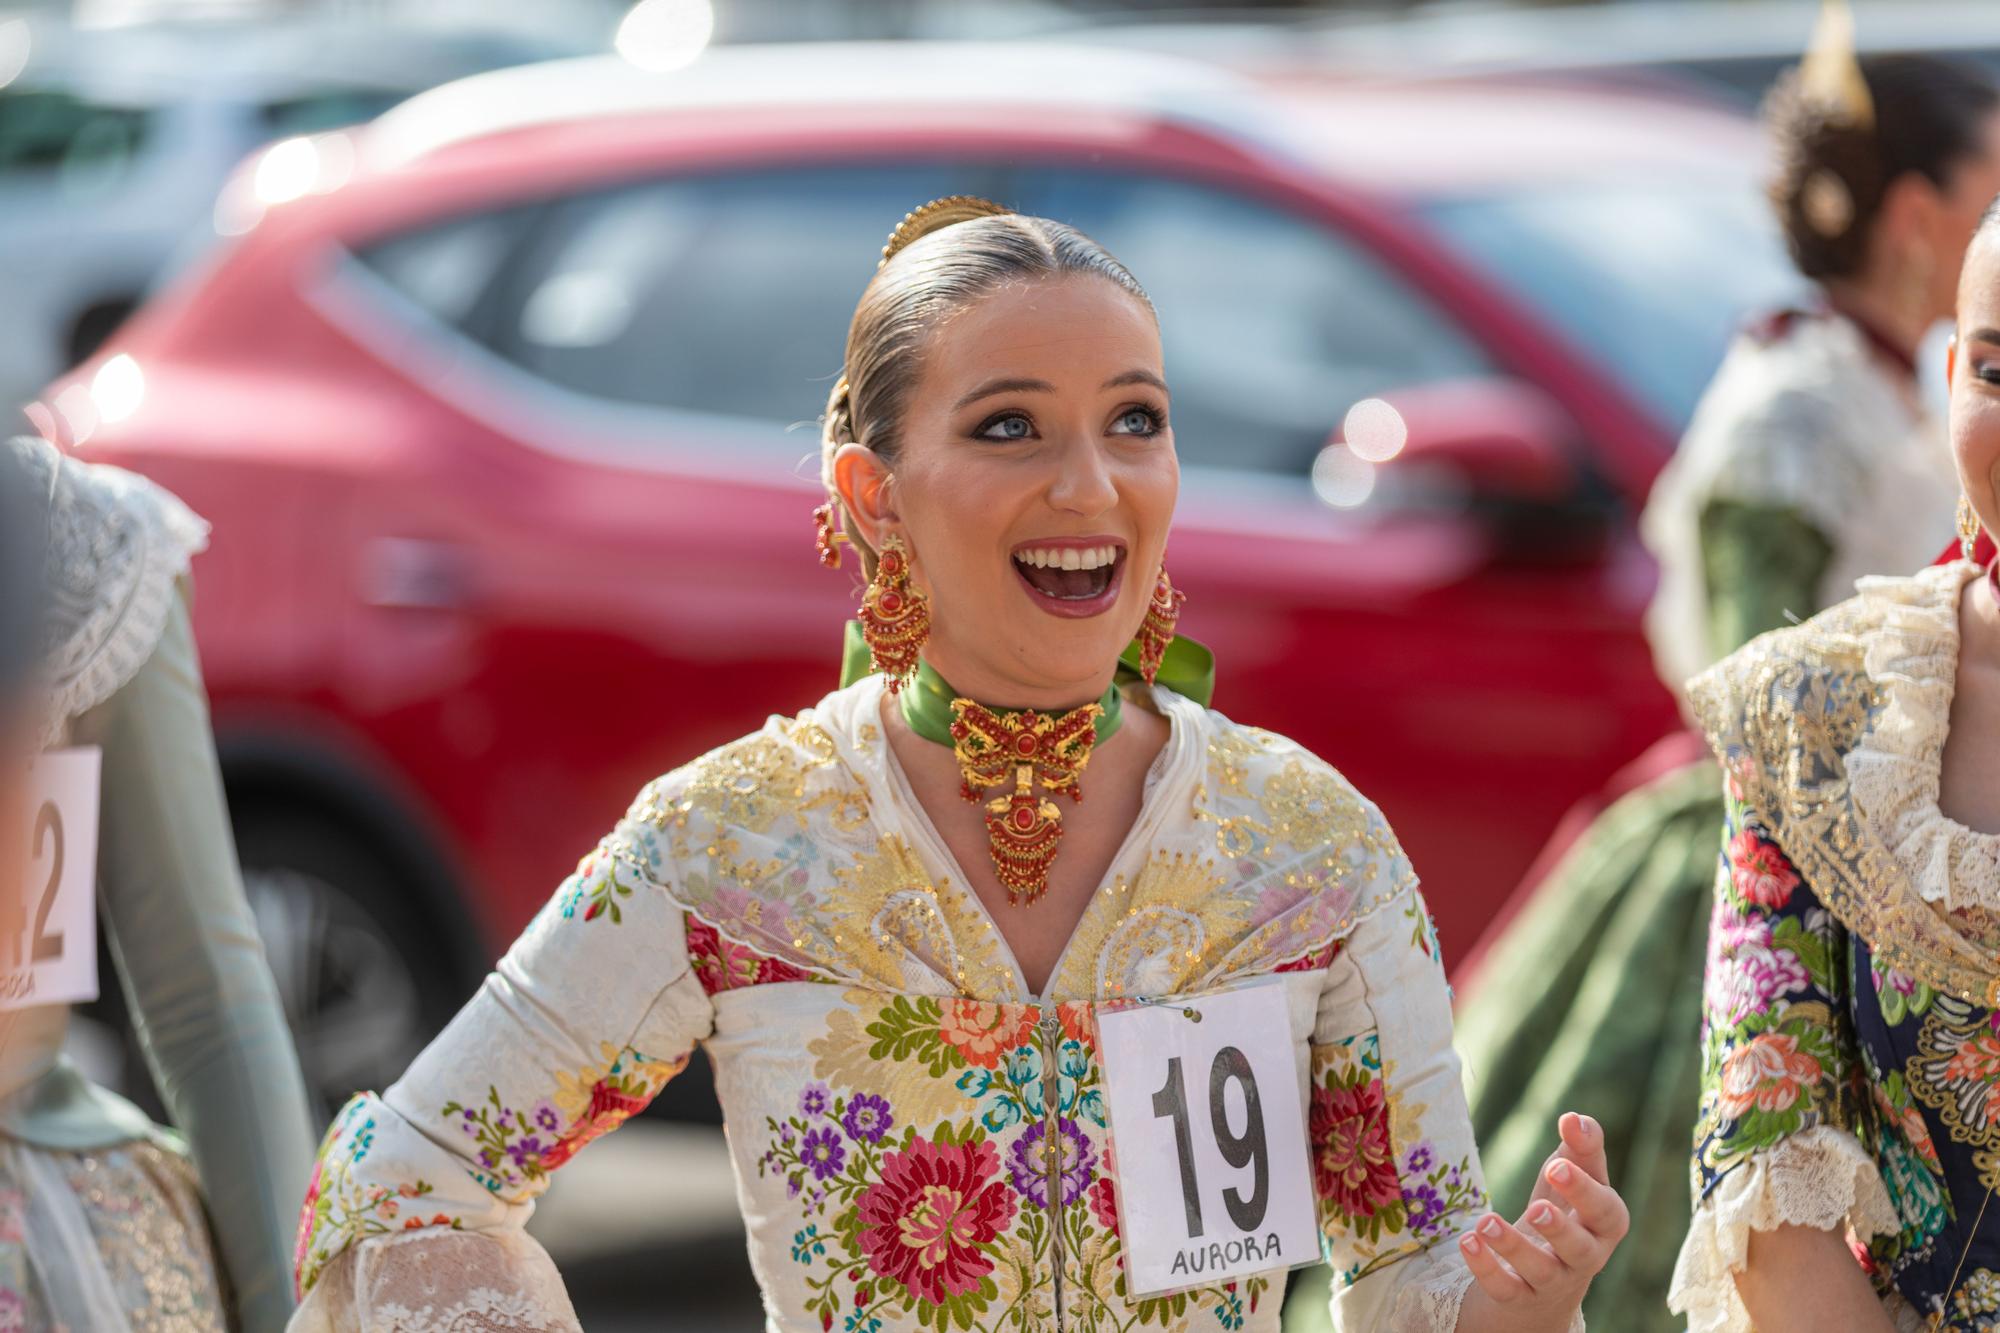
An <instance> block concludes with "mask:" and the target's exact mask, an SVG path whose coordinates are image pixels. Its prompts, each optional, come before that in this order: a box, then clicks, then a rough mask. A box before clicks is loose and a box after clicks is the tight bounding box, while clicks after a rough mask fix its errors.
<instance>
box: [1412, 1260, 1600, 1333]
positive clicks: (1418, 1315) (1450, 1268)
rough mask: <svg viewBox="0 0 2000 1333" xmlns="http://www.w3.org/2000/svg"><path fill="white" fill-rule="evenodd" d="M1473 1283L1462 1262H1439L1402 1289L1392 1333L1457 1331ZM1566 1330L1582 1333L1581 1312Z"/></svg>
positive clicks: (1442, 1332)
mask: <svg viewBox="0 0 2000 1333" xmlns="http://www.w3.org/2000/svg"><path fill="white" fill-rule="evenodd" d="M1433 1253H1435V1254H1438V1255H1441V1256H1442V1255H1444V1254H1446V1253H1447V1252H1446V1251H1445V1250H1443V1249H1442V1248H1440V1249H1438V1250H1436V1251H1433ZM1472 1284H1473V1276H1472V1270H1471V1269H1469V1268H1467V1267H1466V1266H1465V1264H1464V1262H1463V1261H1458V1260H1455V1258H1454V1259H1452V1260H1447V1261H1446V1262H1444V1263H1442V1264H1441V1265H1440V1266H1439V1271H1437V1272H1435V1273H1433V1274H1431V1275H1430V1276H1428V1277H1426V1278H1422V1279H1420V1280H1418V1281H1416V1282H1414V1283H1412V1284H1410V1285H1409V1286H1407V1287H1405V1288H1404V1289H1403V1291H1402V1292H1401V1294H1400V1295H1399V1296H1398V1298H1397V1301H1396V1310H1395V1314H1394V1316H1393V1317H1392V1318H1391V1320H1390V1323H1389V1328H1390V1330H1391V1333H1456V1330H1457V1328H1458V1316H1459V1314H1460V1313H1461V1312H1462V1311H1463V1310H1464V1309H1465V1296H1466V1293H1467V1292H1469V1291H1471V1290H1472ZM1566 1333H1584V1326H1583V1311H1581V1310H1578V1311H1577V1312H1576V1314H1575V1315H1574V1316H1573V1317H1571V1319H1570V1321H1569V1328H1568V1329H1567V1330H1566Z"/></svg>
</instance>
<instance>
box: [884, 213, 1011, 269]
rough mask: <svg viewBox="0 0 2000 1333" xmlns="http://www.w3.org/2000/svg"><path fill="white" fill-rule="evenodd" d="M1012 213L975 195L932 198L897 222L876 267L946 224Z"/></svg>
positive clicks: (940, 229)
mask: <svg viewBox="0 0 2000 1333" xmlns="http://www.w3.org/2000/svg"><path fill="white" fill-rule="evenodd" d="M1013 212H1014V210H1013V209H1011V208H1008V207H1006V206H1005V205H1003V204H996V203H994V202H993V201H992V200H991V199H982V198H980V197H979V196H978V195H976V194H948V195H946V196H945V197H944V198H942V199H933V200H931V201H930V202H929V203H928V204H924V205H923V206H921V207H919V208H913V209H911V210H910V211H909V212H907V213H905V214H904V215H903V220H902V221H901V222H899V223H897V224H896V230H894V231H892V232H890V233H889V241H888V243H887V244H886V245H884V246H883V247H882V260H881V263H878V264H876V265H875V267H876V268H878V269H879V268H881V267H882V265H883V264H886V263H888V262H889V261H890V260H891V259H894V258H895V257H896V255H897V254H898V253H900V252H901V251H902V250H904V249H905V248H906V247H908V246H909V244H910V243H911V242H912V241H915V240H917V239H918V238H920V237H924V236H928V235H930V234H931V233H932V232H934V231H943V230H944V229H945V228H946V227H950V226H954V225H956V224H958V223H960V222H970V221H972V220H973V219H974V218H999V217H1008V216H1010V215H1012V213H1013Z"/></svg>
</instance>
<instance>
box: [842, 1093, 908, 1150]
mask: <svg viewBox="0 0 2000 1333" xmlns="http://www.w3.org/2000/svg"><path fill="white" fill-rule="evenodd" d="M840 1123H841V1124H843V1125H845V1126H846V1127H847V1132H848V1134H849V1135H850V1136H852V1137H853V1139H854V1140H855V1142H857V1143H880V1142H881V1141H882V1136H883V1135H884V1134H887V1133H888V1132H889V1126H891V1125H893V1124H895V1123H896V1117H895V1116H894V1115H892V1114H890V1111H889V1103H888V1102H886V1101H884V1100H883V1099H882V1098H880V1097H877V1096H876V1095H875V1094H874V1093H872V1092H863V1093H857V1094H856V1095H855V1096H854V1098H853V1100H851V1101H849V1102H848V1103H847V1114H846V1115H844V1116H842V1117H841V1118H840Z"/></svg>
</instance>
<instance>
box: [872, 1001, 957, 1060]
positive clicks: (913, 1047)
mask: <svg viewBox="0 0 2000 1333" xmlns="http://www.w3.org/2000/svg"><path fill="white" fill-rule="evenodd" d="M942 1017H943V1016H942V1014H940V1012H939V1011H938V1004H937V1001H936V1000H931V999H913V998H911V997H909V996H907V995H899V996H897V997H896V998H895V999H894V1000H892V1001H891V1002H890V1003H888V1004H887V1005H885V1006H883V1008H882V1010H881V1012H880V1013H879V1014H878V1015H877V1016H876V1018H875V1021H874V1022H872V1023H870V1024H869V1025H868V1026H867V1028H865V1029H864V1031H866V1032H867V1033H868V1035H869V1036H871V1037H873V1038H875V1043H874V1045H872V1046H870V1047H869V1048H868V1058H869V1059H871V1060H921V1061H922V1062H923V1063H924V1066H925V1068H927V1069H928V1070H929V1071H930V1073H931V1077H933V1078H942V1077H943V1076H944V1074H945V1073H946V1072H947V1071H949V1070H952V1069H960V1068H963V1067H964V1065H965V1057H964V1056H962V1055H960V1054H959V1052H958V1049H957V1048H956V1047H954V1046H952V1045H950V1044H949V1043H947V1042H946V1041H945V1040H944V1038H943V1036H942V1035H940V1034H939V1032H938V1023H939V1021H940V1020H941V1018H942Z"/></svg>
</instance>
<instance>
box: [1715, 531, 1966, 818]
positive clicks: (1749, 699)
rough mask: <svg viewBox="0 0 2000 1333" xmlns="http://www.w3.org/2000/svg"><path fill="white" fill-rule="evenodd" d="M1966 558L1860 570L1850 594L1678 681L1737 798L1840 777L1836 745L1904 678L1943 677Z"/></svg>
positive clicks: (1761, 800) (1777, 793) (1771, 801)
mask: <svg viewBox="0 0 2000 1333" xmlns="http://www.w3.org/2000/svg"><path fill="white" fill-rule="evenodd" d="M1969 568H1970V567H1969V566H1966V565H1963V564H1951V565H1940V566H1935V567H1932V568H1929V569H1926V570H1923V571H1922V572H1920V573H1918V574H1914V575H1910V576H1908V577H1895V578H1866V579H1862V580H1860V582H1859V583H1858V584H1857V585H1856V593H1855V595H1854V596H1853V597H1851V598H1849V599H1847V600H1846V601H1844V602H1841V603H1839V604H1837V605H1835V606H1833V607H1830V608H1828V609H1827V610H1825V611H1823V612H1821V613H1820V614H1818V615H1816V616H1814V617H1812V618H1811V619H1810V620H1807V621H1805V622H1803V623H1801V624H1798V625H1792V626H1788V627H1787V628H1784V629H1779V630H1773V631H1771V632H1770V633H1768V634H1764V635H1760V636H1759V637H1757V638H1755V639H1753V640H1751V641H1750V642H1749V643H1748V644H1746V645H1744V646H1743V647H1742V648H1741V649H1739V650H1737V651H1736V652H1734V653H1732V654H1731V655H1730V656H1728V657H1726V658H1724V659H1723V660H1722V661H1721V662H1719V663H1717V664H1716V665H1715V666H1713V667H1711V668H1709V669H1708V670H1707V671H1705V672H1703V673H1702V674H1701V675H1699V676H1697V677H1695V678H1694V679H1693V680H1692V681H1690V682H1689V683H1688V699H1689V702H1690V704H1691V705H1692V706H1693V708H1694V710H1695V714H1696V716H1697V718H1698V720H1699V722H1700V724H1701V728H1702V730H1703V732H1704V733H1705V734H1706V736H1707V737H1708V741H1709V745H1710V746H1711V748H1712V749H1713V750H1714V751H1715V754H1716V757H1717V758H1718V759H1720V760H1721V761H1722V763H1723V766H1724V767H1725V769H1726V770H1727V771H1728V772H1729V774H1730V776H1731V778H1732V779H1734V780H1735V782H1736V783H1737V784H1738V786H1739V788H1740V789H1741V790H1742V791H1743V793H1744V795H1745V797H1746V798H1747V799H1750V800H1751V801H1752V803H1753V804H1756V805H1759V806H1760V807H1769V806H1776V805H1781V804H1783V801H1782V798H1783V796H1784V795H1785V794H1786V792H1787V791H1789V790H1791V789H1793V788H1797V787H1801V786H1818V785H1824V784H1827V783H1830V782H1837V781H1844V780H1845V776H1846V762H1845V761H1846V759H1847V757H1848V755H1849V754H1850V753H1851V752H1852V751H1853V750H1854V749H1855V748H1856V747H1857V746H1858V745H1859V744H1860V743H1861V742H1862V740H1863V738H1864V737H1865V736H1867V735H1868V734H1869V732H1870V730H1871V727H1872V725H1873V723H1874V721H1875V719H1876V717H1877V716H1878V715H1879V713H1880V712H1881V710H1882V709H1883V708H1884V707H1886V706H1888V705H1889V704H1890V703H1891V702H1893V701H1896V700H1897V699H1898V698H1899V697H1900V696H1901V694H1902V693H1903V692H1904V691H1906V690H1907V689H1908V688H1910V687H1911V686H1912V684H1913V683H1920V682H1922V681H1928V680H1934V679H1935V678H1936V677H1937V676H1938V675H1939V672H1940V671H1941V670H1942V671H1943V672H1944V673H1945V674H1946V677H1947V679H1948V676H1949V672H1950V669H1951V664H1950V661H1949V660H1946V659H1950V658H1953V657H1955V653H1956V648H1955V644H1956V642H1957V633H1958V631H1957V604H1958V592H1959V589H1960V588H1961V587H1962V586H1963V585H1964V582H1965V580H1966V578H1967V577H1968V576H1969V575H1968V570H1969Z"/></svg>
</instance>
